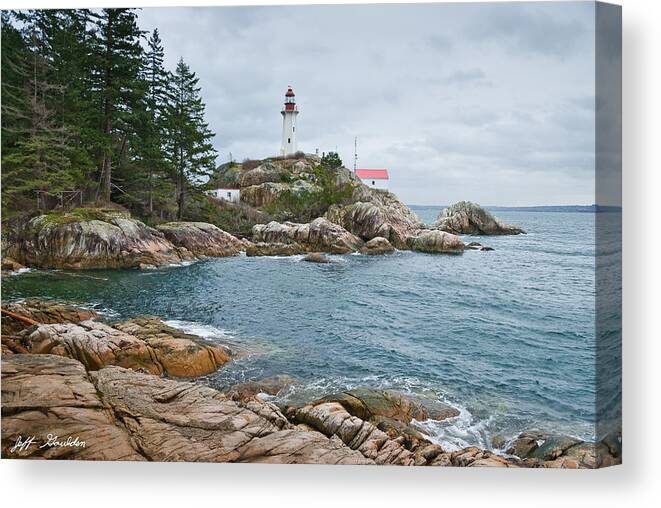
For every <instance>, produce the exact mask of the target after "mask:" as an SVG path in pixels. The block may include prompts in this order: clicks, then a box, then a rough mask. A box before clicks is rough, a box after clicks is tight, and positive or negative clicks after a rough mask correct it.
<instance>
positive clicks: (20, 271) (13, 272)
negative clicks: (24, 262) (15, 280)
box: [2, 268, 32, 277]
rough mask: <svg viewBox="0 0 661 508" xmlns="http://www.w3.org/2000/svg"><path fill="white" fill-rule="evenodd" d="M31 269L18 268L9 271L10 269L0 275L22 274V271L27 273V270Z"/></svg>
mask: <svg viewBox="0 0 661 508" xmlns="http://www.w3.org/2000/svg"><path fill="white" fill-rule="evenodd" d="M31 271H32V268H19V269H18V270H14V271H11V272H10V271H7V272H4V271H3V272H2V275H9V276H10V277H14V276H16V275H22V274H24V273H28V272H31Z"/></svg>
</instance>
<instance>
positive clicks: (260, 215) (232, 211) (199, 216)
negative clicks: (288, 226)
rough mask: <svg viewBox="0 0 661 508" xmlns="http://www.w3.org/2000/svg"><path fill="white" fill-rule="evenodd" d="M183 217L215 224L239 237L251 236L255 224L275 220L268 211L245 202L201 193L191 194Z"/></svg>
mask: <svg viewBox="0 0 661 508" xmlns="http://www.w3.org/2000/svg"><path fill="white" fill-rule="evenodd" d="M183 218H184V219H185V220H190V221H201V222H208V223H210V224H214V225H216V226H218V227H219V228H220V229H222V230H223V231H227V232H228V233H230V234H232V235H235V236H239V237H250V236H251V235H252V227H253V226H254V225H255V224H264V223H267V222H270V221H272V220H273V217H271V216H270V215H268V214H267V213H264V212H262V211H259V210H257V209H255V208H253V207H251V206H249V205H247V204H245V203H230V202H228V201H223V200H218V199H214V198H212V197H210V196H207V195H204V194H200V193H194V194H192V195H191V196H190V199H189V203H188V205H187V206H186V210H185V213H184V217H183Z"/></svg>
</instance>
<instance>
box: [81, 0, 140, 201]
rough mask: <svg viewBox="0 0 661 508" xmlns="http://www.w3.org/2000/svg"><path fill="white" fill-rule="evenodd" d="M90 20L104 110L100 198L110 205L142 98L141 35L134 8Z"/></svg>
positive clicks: (94, 73)
mask: <svg viewBox="0 0 661 508" xmlns="http://www.w3.org/2000/svg"><path fill="white" fill-rule="evenodd" d="M91 18H92V20H93V21H94V23H95V25H96V28H95V31H94V35H95V37H94V39H93V56H94V57H95V60H96V62H95V65H94V67H93V69H92V82H93V86H94V92H95V94H94V95H95V96H96V97H97V100H98V102H99V104H98V106H99V107H100V111H101V137H100V152H101V153H100V158H101V163H100V166H101V167H100V181H99V198H100V200H101V201H103V202H110V199H111V192H112V184H113V177H112V168H113V160H116V161H119V160H122V158H123V157H125V155H126V153H125V150H126V147H127V143H128V136H129V134H130V128H131V126H130V120H131V114H132V113H133V110H134V109H135V107H136V104H137V102H138V101H139V100H140V99H141V98H142V96H141V89H140V87H139V86H138V81H139V72H140V68H141V65H142V58H143V49H142V46H141V45H140V37H141V35H142V32H141V31H140V29H139V28H138V25H137V16H136V14H135V12H134V9H103V10H102V11H101V13H100V14H96V13H93V14H91Z"/></svg>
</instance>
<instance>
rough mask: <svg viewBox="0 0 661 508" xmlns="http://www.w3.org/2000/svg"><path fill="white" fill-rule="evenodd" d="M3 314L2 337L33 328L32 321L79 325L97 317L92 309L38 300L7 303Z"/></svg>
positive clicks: (3, 308) (4, 305) (3, 306)
mask: <svg viewBox="0 0 661 508" xmlns="http://www.w3.org/2000/svg"><path fill="white" fill-rule="evenodd" d="M2 314H3V316H2V335H16V334H17V333H19V332H21V331H22V330H24V329H25V328H28V327H29V326H33V324H34V323H32V324H31V323H30V321H34V322H35V323H39V324H53V323H79V322H81V321H86V320H88V319H94V318H96V317H97V314H96V312H95V311H93V310H91V309H83V308H80V307H74V306H73V305H67V304H65V303H61V302H56V301H53V300H41V299H37V298H32V299H28V300H25V301H24V302H21V303H5V304H3V305H2ZM21 318H23V319H21Z"/></svg>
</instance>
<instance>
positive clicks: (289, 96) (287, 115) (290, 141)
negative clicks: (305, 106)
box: [280, 86, 298, 156]
mask: <svg viewBox="0 0 661 508" xmlns="http://www.w3.org/2000/svg"><path fill="white" fill-rule="evenodd" d="M280 113H282V146H281V147H280V154H281V155H285V156H287V155H293V154H295V153H296V152H297V151H298V144H297V143H296V117H297V116H298V108H297V107H296V96H295V95H294V90H292V87H291V86H289V87H288V88H287V93H286V94H285V105H284V108H283V109H282V111H281V112H280Z"/></svg>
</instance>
